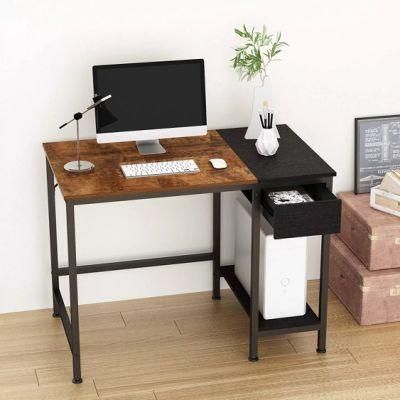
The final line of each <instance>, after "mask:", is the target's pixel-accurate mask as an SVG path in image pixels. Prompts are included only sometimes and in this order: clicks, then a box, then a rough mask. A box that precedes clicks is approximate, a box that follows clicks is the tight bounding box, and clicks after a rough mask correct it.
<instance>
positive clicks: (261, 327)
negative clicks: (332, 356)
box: [46, 126, 336, 383]
mask: <svg viewBox="0 0 400 400" xmlns="http://www.w3.org/2000/svg"><path fill="white" fill-rule="evenodd" d="M280 132H281V135H282V134H283V137H282V139H281V144H282V150H281V154H285V152H286V153H287V154H286V163H287V164H286V165H288V164H291V163H292V159H291V156H290V154H288V149H290V148H292V147H297V148H301V149H303V152H304V154H306V155H307V156H308V157H309V158H310V160H309V162H308V163H306V164H307V165H310V166H316V167H313V168H311V171H310V173H308V174H303V177H302V178H301V179H302V181H301V183H302V184H308V183H321V184H323V185H325V186H326V188H327V189H329V190H330V191H331V190H332V181H333V176H335V175H336V172H335V171H333V170H332V169H331V168H330V167H329V166H328V165H327V164H326V163H325V162H324V161H323V160H322V159H321V158H320V157H319V156H318V155H317V154H316V153H315V152H314V151H313V150H312V149H310V148H309V147H308V146H307V145H306V144H305V143H304V142H303V141H301V139H300V138H299V137H297V135H295V134H294V133H293V132H292V131H291V130H290V128H288V127H287V126H282V127H281V128H280ZM220 133H221V135H222V136H223V137H224V138H225V140H227V139H228V138H229V136H227V135H224V134H223V131H220ZM226 133H229V134H232V135H234V136H236V138H242V137H243V136H244V129H243V128H241V129H232V130H230V131H229V132H228V131H227V132H226ZM234 136H231V137H232V141H230V140H228V144H230V146H231V148H233V149H234V150H235V147H236V152H237V153H238V155H239V157H240V158H242V161H244V162H245V164H246V165H247V166H248V167H249V169H250V170H252V169H253V173H254V175H255V176H256V177H257V178H258V184H253V185H238V186H230V187H229V188H227V187H215V186H213V187H212V188H211V187H210V189H208V190H207V188H205V189H202V190H186V191H180V192H178V193H177V192H176V191H175V192H162V193H157V194H155V195H148V196H145V195H135V196H121V197H111V198H95V199H94V200H90V199H89V200H78V201H77V200H74V201H72V200H69V201H68V200H66V212H67V241H68V267H62V268H60V267H59V262H58V252H57V226H56V204H55V189H56V187H57V184H55V181H54V173H53V171H52V168H51V166H50V164H49V162H48V160H47V159H46V168H47V190H48V211H49V227H50V252H51V272H52V287H53V316H54V317H60V318H61V320H62V324H63V327H64V331H65V335H66V337H67V339H68V343H69V346H70V349H71V353H72V359H73V383H81V382H82V376H81V360H80V341H79V314H78V288H77V275H78V274H84V273H91V272H103V271H115V270H122V269H132V268H143V267H153V266H161V265H170V264H180V263H191V262H200V261H213V295H212V298H213V299H214V300H219V299H220V298H221V294H220V278H221V277H223V278H225V280H226V281H227V283H228V285H229V286H230V288H231V289H232V291H233V293H234V294H235V296H236V298H237V299H238V301H239V302H240V303H241V305H242V306H243V308H244V310H245V311H246V312H247V314H248V315H249V317H250V329H249V330H250V335H249V339H250V343H249V344H250V346H249V360H250V361H257V360H258V338H259V337H260V336H266V335H274V334H286V333H294V332H305V331H318V343H317V352H319V353H325V352H326V329H327V306H328V274H329V248H330V234H322V245H321V267H320V272H321V275H320V291H319V310H318V316H317V315H316V314H315V313H314V312H313V310H312V309H311V307H310V306H309V305H308V304H307V309H306V314H305V315H304V316H299V317H290V318H279V319H273V320H264V319H263V318H262V316H261V314H260V313H259V311H258V299H259V257H260V218H261V213H262V212H263V207H262V204H261V193H262V189H265V188H268V187H269V185H270V184H271V185H273V186H272V187H274V188H275V187H276V186H274V185H275V184H276V182H279V185H278V186H281V187H284V186H285V185H286V184H290V183H293V180H294V181H297V180H298V179H299V178H298V177H295V176H291V175H287V176H285V177H284V178H282V177H281V178H279V179H278V180H277V179H270V180H269V179H267V180H265V179H264V180H263V179H262V178H260V177H259V175H260V174H259V171H260V169H259V168H260V166H261V167H262V168H264V161H262V165H260V164H258V165H257V164H255V166H254V165H251V164H252V162H253V160H252V159H253V158H254V160H255V161H257V159H256V158H255V157H254V156H253V153H254V147H253V144H252V143H250V141H247V142H246V141H244V142H240V143H239V147H238V142H236V144H235V140H236V139H235V137H234ZM229 142H231V143H229ZM246 146H247V149H248V150H247V154H246V149H244V151H243V152H241V151H239V152H238V148H239V149H242V148H245V147H246ZM285 148H286V150H285ZM249 157H250V158H249ZM280 159H281V160H284V159H285V157H284V156H281V158H280ZM276 160H277V159H276ZM257 162H259V161H257ZM266 162H267V163H270V164H269V165H272V167H273V166H274V164H273V163H274V161H273V160H272V159H270V160H268V161H266ZM279 169H281V170H282V169H283V170H284V169H285V168H282V167H280V168H279ZM297 172H298V171H297ZM285 174H286V171H285ZM272 178H274V177H272ZM274 182H275V183H274ZM240 190H241V191H249V190H250V191H251V202H252V217H251V218H252V228H251V235H252V237H251V243H252V245H251V288H250V296H249V295H248V294H247V292H246V290H245V289H244V287H243V286H242V284H241V283H240V282H239V280H238V279H237V277H236V275H235V272H234V266H233V265H228V266H221V265H220V264H221V263H220V246H221V245H220V242H221V193H222V192H224V191H240ZM204 193H212V194H213V196H212V197H213V201H212V203H213V214H212V220H213V249H212V252H209V253H198V254H186V255H181V256H171V257H161V258H152V259H142V260H132V261H123V262H113V263H103V264H91V265H77V260H76V243H75V207H76V206H79V205H83V204H95V203H104V202H116V201H126V200H135V199H144V198H155V197H171V196H183V195H194V194H204ZM60 276H69V291H70V314H71V318H69V317H68V313H67V310H66V307H65V304H64V300H63V297H62V295H61V292H60V288H59V277H60Z"/></svg>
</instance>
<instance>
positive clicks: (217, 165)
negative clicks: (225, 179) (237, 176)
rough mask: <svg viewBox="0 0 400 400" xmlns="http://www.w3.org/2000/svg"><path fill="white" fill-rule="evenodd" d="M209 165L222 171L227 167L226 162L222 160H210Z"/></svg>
mask: <svg viewBox="0 0 400 400" xmlns="http://www.w3.org/2000/svg"><path fill="white" fill-rule="evenodd" d="M210 163H211V165H212V166H213V167H214V168H215V169H224V168H226V167H227V166H228V164H227V163H226V161H225V160H224V159H222V158H212V159H211V160H210Z"/></svg>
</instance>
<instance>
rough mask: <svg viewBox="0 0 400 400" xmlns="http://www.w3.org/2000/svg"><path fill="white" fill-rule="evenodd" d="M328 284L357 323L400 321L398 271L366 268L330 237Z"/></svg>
mask: <svg viewBox="0 0 400 400" xmlns="http://www.w3.org/2000/svg"><path fill="white" fill-rule="evenodd" d="M329 286H330V288H331V289H332V291H333V292H334V293H335V294H336V296H337V297H338V298H339V299H340V301H341V302H342V303H343V304H344V305H345V306H346V307H347V309H348V310H349V311H350V313H351V314H352V315H353V316H354V318H355V319H356V320H357V322H358V323H359V324H361V325H372V324H379V323H385V322H394V321H400V270H398V269H390V270H389V269H388V270H383V271H374V272H371V271H368V270H367V269H366V268H365V267H364V265H363V264H362V263H361V261H360V260H359V259H358V258H357V257H356V256H355V255H354V254H353V253H352V252H351V250H350V249H349V248H348V247H347V246H346V245H345V244H344V242H343V241H342V240H340V238H339V237H338V236H332V240H331V253H330V272H329Z"/></svg>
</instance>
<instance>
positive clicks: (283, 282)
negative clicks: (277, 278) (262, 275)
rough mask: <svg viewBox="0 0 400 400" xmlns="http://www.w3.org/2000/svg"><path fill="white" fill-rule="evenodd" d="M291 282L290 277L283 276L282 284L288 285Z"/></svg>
mask: <svg viewBox="0 0 400 400" xmlns="http://www.w3.org/2000/svg"><path fill="white" fill-rule="evenodd" d="M289 283H290V279H289V278H282V280H281V285H282V286H284V287H286V286H288V285H289Z"/></svg>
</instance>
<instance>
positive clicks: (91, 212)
mask: <svg viewBox="0 0 400 400" xmlns="http://www.w3.org/2000/svg"><path fill="white" fill-rule="evenodd" d="M399 12H400V4H399V3H398V1H395V0H392V1H391V0H386V1H382V0H381V1H378V0H374V1H368V0H352V1H345V0H335V1H332V0H331V1H320V0H303V1H298V0H286V1H285V0H251V1H245V0H241V1H239V0H218V1H206V0H203V1H177V0H170V1H161V0H156V1H151V2H150V1H147V2H146V1H132V0H131V1H129V0H125V1H124V0H114V1H112V2H110V1H106V0H96V1H95V0H92V1H88V0H87V1H82V0H70V1H68V2H66V1H64V2H56V1H53V0H38V1H35V2H32V1H29V0H21V1H7V2H3V4H2V7H1V15H0V43H1V44H0V87H1V91H0V94H1V99H0V102H1V103H0V113H1V114H0V132H1V138H2V141H1V145H0V171H1V185H0V187H1V189H0V190H1V195H0V212H1V219H0V263H1V264H0V268H1V270H0V271H1V278H0V312H7V311H14V310H25V309H34V308H42V307H48V306H50V304H51V294H50V293H51V290H50V274H49V271H50V262H49V243H48V227H47V223H48V222H47V209H46V183H45V164H44V154H43V151H42V148H41V143H42V142H43V141H54V140H59V139H72V138H73V135H74V130H73V127H72V126H71V127H70V128H69V129H65V131H64V132H62V133H59V131H58V130H57V127H58V125H59V124H60V123H61V122H63V121H65V119H67V118H68V117H70V116H71V115H72V114H73V113H74V112H76V111H77V110H80V109H82V108H83V107H84V106H86V105H87V103H88V102H89V100H90V98H91V94H92V83H91V66H92V65H94V64H106V63H122V62H135V61H143V60H167V59H180V58H197V57H203V58H204V59H205V62H206V76H207V102H208V120H209V126H210V127H211V128H217V127H234V126H243V125H245V124H246V123H247V121H248V118H249V114H250V106H251V97H252V87H253V84H248V83H239V82H238V80H237V76H236V74H235V73H234V71H232V70H231V69H230V67H229V62H228V60H229V59H230V58H231V57H232V54H233V53H232V50H231V48H232V47H233V46H234V45H235V44H236V43H237V40H236V38H235V36H234V34H233V28H234V27H235V26H239V25H241V24H242V23H246V24H249V25H252V24H255V25H258V26H261V25H262V23H266V24H267V26H268V27H269V28H270V29H271V30H272V31H276V30H281V31H282V32H283V35H284V39H285V40H287V41H288V42H289V43H290V48H288V49H287V51H285V53H284V54H283V56H282V58H283V61H282V62H281V63H277V64H275V65H274V66H273V68H272V69H271V78H272V81H273V85H272V89H271V99H272V103H273V104H274V106H275V109H276V110H277V111H278V112H279V118H278V120H279V121H280V122H284V123H287V124H289V125H290V126H291V127H292V128H293V129H294V130H295V131H296V132H297V133H298V134H299V135H300V136H301V137H303V138H304V139H305V140H306V141H307V142H308V143H309V144H310V145H312V147H313V148H314V149H315V150H316V151H317V152H319V153H320V154H321V156H322V157H324V158H325V159H326V161H328V163H329V164H331V166H332V167H334V168H335V169H336V170H337V172H338V177H337V178H336V180H335V190H344V189H346V190H348V189H352V185H353V153H354V145H353V135H354V133H353V121H354V118H355V117H358V116H365V115H380V114H393V113H399V107H400V106H399V87H400V74H399V64H400V50H399V49H400V47H399V45H398V38H399V33H400V25H399V23H398V15H399ZM81 126H82V131H83V132H84V135H85V136H86V137H93V136H94V132H95V129H94V121H93V115H90V116H87V117H86V118H85V119H84V120H83V121H82V124H81ZM57 200H58V201H57V205H58V215H59V225H60V240H61V245H60V247H61V248H60V260H61V261H62V262H64V263H65V260H66V251H65V233H64V228H65V221H64V220H65V217H64V215H65V209H64V207H63V205H62V202H61V200H60V198H58V199H57ZM233 200H234V194H230V195H224V196H223V209H224V214H223V237H222V239H223V249H224V250H223V257H222V259H223V261H224V262H231V261H232V259H233V247H232V238H233V236H232V231H233V222H232V219H233V207H232V204H233ZM210 222H211V199H210V197H209V196H206V195H204V196H198V197H186V198H184V197H182V198H176V199H174V198H172V199H168V200H160V199H158V200H152V201H137V202H126V203H118V204H114V205H112V204H106V205H96V206H83V207H81V208H79V209H78V213H77V238H78V261H80V262H91V261H105V260H112V259H114V258H117V259H126V258H134V257H142V256H150V255H160V256H161V255H165V254H168V253H170V252H172V253H175V254H179V253H182V252H190V251H199V250H200V251H201V250H209V249H210V248H211V223H210ZM311 242H312V243H311V246H310V250H311V253H312V256H311V262H310V273H311V276H315V273H316V271H317V263H318V249H317V247H316V244H317V243H315V242H318V240H317V241H316V240H312V241H311ZM210 271H211V270H210V264H209V263H203V265H199V264H196V265H181V266H175V267H163V268H154V269H145V270H137V271H119V272H111V273H105V274H102V275H97V276H94V275H90V276H81V277H80V300H81V302H94V301H103V300H111V299H120V298H121V299H122V298H134V297H141V296H154V295H160V294H167V293H178V292H185V291H200V290H208V289H210V283H211V275H210ZM65 283H66V282H63V287H64V289H65V288H66V286H65ZM64 292H65V290H64Z"/></svg>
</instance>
